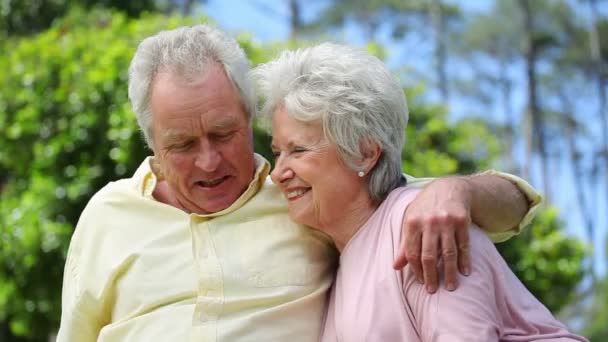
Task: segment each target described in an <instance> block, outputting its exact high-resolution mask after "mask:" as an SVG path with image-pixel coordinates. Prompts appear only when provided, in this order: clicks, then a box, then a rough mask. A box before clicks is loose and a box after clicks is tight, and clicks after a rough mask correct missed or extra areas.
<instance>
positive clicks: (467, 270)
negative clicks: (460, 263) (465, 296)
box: [464, 266, 471, 276]
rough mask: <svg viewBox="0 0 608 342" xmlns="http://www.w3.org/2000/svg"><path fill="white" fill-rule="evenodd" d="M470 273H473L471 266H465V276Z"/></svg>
mask: <svg viewBox="0 0 608 342" xmlns="http://www.w3.org/2000/svg"><path fill="white" fill-rule="evenodd" d="M469 274H471V270H470V269H469V267H468V266H467V267H465V268H464V275H465V276H468V275H469Z"/></svg>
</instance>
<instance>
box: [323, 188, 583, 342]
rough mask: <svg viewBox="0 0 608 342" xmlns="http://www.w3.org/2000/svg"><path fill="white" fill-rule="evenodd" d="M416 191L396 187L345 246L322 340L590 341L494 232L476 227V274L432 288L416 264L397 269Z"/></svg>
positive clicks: (472, 237)
mask: <svg viewBox="0 0 608 342" xmlns="http://www.w3.org/2000/svg"><path fill="white" fill-rule="evenodd" d="M416 193H417V190H413V189H407V188H400V189H397V190H394V191H393V192H392V193H391V194H390V195H389V196H388V198H387V199H386V200H385V201H384V202H383V203H382V205H381V206H380V207H379V208H378V210H376V212H375V213H374V214H373V215H372V217H371V218H370V219H369V220H368V222H367V223H366V224H365V225H364V226H362V227H361V229H360V230H359V231H358V232H357V233H356V234H355V236H354V237H353V238H352V239H351V241H350V242H349V243H348V244H347V245H346V247H345V248H344V251H343V252H342V255H341V256H340V268H339V270H338V274H337V277H336V280H335V283H334V286H333V288H332V293H331V298H330V304H329V308H328V313H327V316H326V321H325V328H324V332H323V336H322V341H345V342H355V341H367V342H370V341H433V342H436V341H437V342H441V341H445V342H458V341H463V342H464V341H466V342H471V341H480V342H481V341H483V342H488V341H538V340H542V341H587V340H586V339H585V338H583V337H580V336H577V335H574V334H572V333H570V332H568V331H567V330H566V328H565V327H564V325H563V324H561V323H560V322H559V321H557V320H556V319H555V318H554V317H553V315H552V314H551V313H550V312H549V310H547V308H545V307H544V306H543V304H542V303H540V302H539V301H538V300H537V299H536V298H534V296H532V294H531V293H530V292H529V291H528V290H527V289H526V288H525V287H524V285H523V284H522V283H521V282H520V281H519V279H517V277H516V276H515V275H514V274H513V272H511V270H510V269H509V267H508V266H507V264H506V263H505V261H504V260H503V259H502V257H501V256H500V255H499V254H498V251H497V250H496V248H495V247H494V245H493V244H492V242H491V241H490V240H489V238H488V237H487V236H486V235H485V234H484V233H483V232H481V231H480V230H479V229H477V228H475V227H472V228H471V229H470V244H471V263H472V272H471V275H470V276H468V277H465V276H462V275H460V276H459V279H458V281H459V287H458V289H457V290H456V291H453V292H449V291H447V290H445V289H444V288H443V286H440V288H439V289H438V291H437V292H436V293H435V294H428V293H427V292H426V290H425V288H424V285H422V284H420V283H418V282H417V281H416V279H415V277H414V275H413V273H412V272H411V271H410V269H409V266H408V267H406V268H405V269H404V270H403V271H395V270H393V269H392V267H391V265H392V264H393V259H394V258H395V255H396V253H397V251H398V247H399V241H400V238H401V223H402V220H403V212H404V209H405V208H406V207H407V205H408V204H409V203H410V202H411V201H412V199H413V198H414V197H415V196H416Z"/></svg>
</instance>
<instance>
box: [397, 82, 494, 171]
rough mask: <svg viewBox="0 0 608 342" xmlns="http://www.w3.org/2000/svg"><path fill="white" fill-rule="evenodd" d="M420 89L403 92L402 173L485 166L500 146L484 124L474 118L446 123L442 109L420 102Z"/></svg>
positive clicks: (468, 168)
mask: <svg viewBox="0 0 608 342" xmlns="http://www.w3.org/2000/svg"><path fill="white" fill-rule="evenodd" d="M422 90H423V89H422V88H411V89H408V90H407V91H406V96H407V99H408V104H409V109H410V120H409V123H408V126H407V129H406V142H405V149H404V151H403V169H404V170H405V172H407V173H409V174H412V175H414V176H419V177H422V176H424V177H426V176H444V175H448V174H454V173H459V174H470V173H472V172H475V171H477V170H481V169H486V168H488V167H489V165H490V164H491V162H492V161H494V160H495V159H496V157H497V156H498V154H499V152H500V148H499V145H498V141H497V140H496V138H495V137H494V136H493V135H492V132H491V131H489V129H488V126H487V124H486V123H484V122H483V121H480V120H477V119H467V120H461V121H458V122H456V123H453V124H450V123H449V122H448V121H447V110H446V108H445V107H443V106H437V105H435V106H433V105H429V104H428V103H425V102H423V96H422Z"/></svg>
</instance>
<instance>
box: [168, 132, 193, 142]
mask: <svg viewBox="0 0 608 342" xmlns="http://www.w3.org/2000/svg"><path fill="white" fill-rule="evenodd" d="M163 137H164V138H165V139H166V140H167V141H179V140H184V139H188V138H190V137H191V136H190V134H186V133H184V132H182V131H178V130H174V129H168V130H166V131H165V132H164V133H163Z"/></svg>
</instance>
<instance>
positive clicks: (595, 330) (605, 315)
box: [583, 276, 608, 341]
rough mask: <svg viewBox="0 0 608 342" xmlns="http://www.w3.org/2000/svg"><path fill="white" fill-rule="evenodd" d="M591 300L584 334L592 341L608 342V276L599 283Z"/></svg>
mask: <svg viewBox="0 0 608 342" xmlns="http://www.w3.org/2000/svg"><path fill="white" fill-rule="evenodd" d="M591 298H592V300H593V302H592V303H591V307H590V309H589V310H588V312H587V313H586V317H585V319H586V320H587V324H586V326H585V329H584V330H583V333H584V334H585V336H587V337H588V338H589V340H590V341H608V324H606V322H608V305H606V303H608V276H606V277H605V278H604V279H601V280H600V281H599V282H598V284H597V285H596V287H595V289H594V293H593V294H592V297H591Z"/></svg>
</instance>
